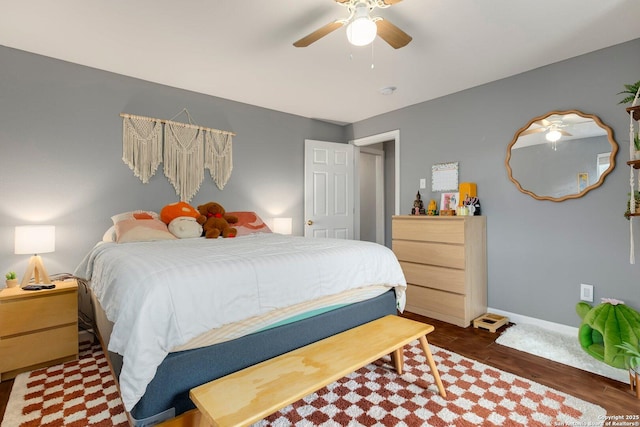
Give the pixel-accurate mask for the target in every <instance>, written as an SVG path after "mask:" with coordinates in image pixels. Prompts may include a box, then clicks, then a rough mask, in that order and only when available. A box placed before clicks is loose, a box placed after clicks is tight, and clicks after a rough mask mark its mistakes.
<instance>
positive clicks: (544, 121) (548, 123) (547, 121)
mask: <svg viewBox="0 0 640 427" xmlns="http://www.w3.org/2000/svg"><path fill="white" fill-rule="evenodd" d="M536 123H542V126H544V127H549V126H551V122H550V121H549V120H547V119H542V120H538V121H537V122H536Z"/></svg>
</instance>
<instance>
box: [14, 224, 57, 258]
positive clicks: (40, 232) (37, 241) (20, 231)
mask: <svg viewBox="0 0 640 427" xmlns="http://www.w3.org/2000/svg"><path fill="white" fill-rule="evenodd" d="M55 250H56V227H55V226H53V225H21V226H17V227H16V236H15V251H14V252H15V253H16V254H32V255H34V254H44V253H47V252H53V251H55Z"/></svg>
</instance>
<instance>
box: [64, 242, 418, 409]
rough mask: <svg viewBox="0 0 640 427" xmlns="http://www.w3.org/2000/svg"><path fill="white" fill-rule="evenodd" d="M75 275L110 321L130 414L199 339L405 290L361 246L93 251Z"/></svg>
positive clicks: (134, 246) (400, 297)
mask: <svg viewBox="0 0 640 427" xmlns="http://www.w3.org/2000/svg"><path fill="white" fill-rule="evenodd" d="M75 275H76V276H78V277H81V278H85V279H87V280H90V286H91V288H92V290H93V292H94V293H95V294H96V296H97V298H98V301H99V302H100V304H101V305H102V307H103V308H104V310H105V312H106V315H107V317H108V319H109V320H110V321H112V322H113V323H114V327H113V332H112V335H111V339H110V342H109V350H110V351H113V352H116V353H119V354H121V355H122V356H123V366H122V371H121V373H120V389H121V392H122V399H123V402H124V406H125V408H126V409H127V410H128V411H130V410H131V409H132V408H133V407H134V405H135V404H136V403H137V402H138V400H139V399H140V397H141V396H142V395H143V394H144V392H145V389H146V386H147V384H149V382H150V381H151V380H152V379H153V376H154V375H155V372H156V369H157V367H158V365H159V364H160V363H161V362H162V360H163V359H164V358H165V357H166V355H167V354H168V353H169V351H170V350H171V349H172V348H174V347H176V346H178V345H182V344H184V343H186V342H187V341H189V340H190V339H192V338H194V337H196V336H198V335H200V334H201V333H203V332H205V331H207V330H209V329H212V328H218V327H220V326H222V325H225V324H228V323H231V322H235V321H239V320H243V319H246V318H249V317H252V316H256V315H260V314H264V313H266V312H268V311H270V310H274V309H278V308H281V307H285V306H288V305H292V304H296V303H299V302H303V301H307V300H311V299H315V298H319V297H323V296H327V295H332V294H336V293H339V292H341V291H343V290H347V289H353V288H359V287H363V286H367V285H387V286H389V287H390V288H391V287H395V288H396V295H397V301H398V308H399V309H400V310H403V309H404V291H405V288H406V282H405V278H404V275H403V273H402V270H401V268H400V265H399V263H398V261H397V259H396V257H395V255H394V254H393V252H391V250H389V249H388V248H386V247H384V246H381V245H378V244H374V243H369V242H360V241H353V240H335V239H310V238H303V237H292V236H282V235H279V234H253V235H249V236H243V237H238V238H235V239H215V240H213V239H202V238H201V239H183V240H167V241H157V242H145V243H126V244H116V243H100V244H98V245H96V246H95V247H94V248H93V249H92V251H91V252H90V253H89V254H88V255H87V256H86V257H85V259H84V260H83V262H82V263H81V264H80V265H79V266H78V268H77V269H76V271H75Z"/></svg>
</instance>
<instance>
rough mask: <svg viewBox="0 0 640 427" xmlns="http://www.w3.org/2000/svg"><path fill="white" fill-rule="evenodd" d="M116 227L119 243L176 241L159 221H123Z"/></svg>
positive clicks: (165, 225)
mask: <svg viewBox="0 0 640 427" xmlns="http://www.w3.org/2000/svg"><path fill="white" fill-rule="evenodd" d="M115 227H116V242H117V243H130V242H150V241H153V240H172V239H176V236H174V235H173V234H171V232H169V229H168V228H167V224H165V223H164V222H162V221H160V220H159V219H123V220H121V221H118V222H117V223H116V225H115Z"/></svg>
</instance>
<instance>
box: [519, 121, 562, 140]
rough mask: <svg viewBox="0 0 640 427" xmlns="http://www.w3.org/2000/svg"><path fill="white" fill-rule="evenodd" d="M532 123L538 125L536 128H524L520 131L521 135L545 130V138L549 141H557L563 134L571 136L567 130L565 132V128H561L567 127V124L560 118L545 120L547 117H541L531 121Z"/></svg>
mask: <svg viewBox="0 0 640 427" xmlns="http://www.w3.org/2000/svg"><path fill="white" fill-rule="evenodd" d="M533 124H534V125H538V126H539V127H536V128H529V129H527V130H525V131H524V132H522V133H521V135H523V136H524V135H530V134H532V133H540V132H546V135H545V138H546V139H547V141H549V142H556V141H558V140H559V139H560V138H561V137H562V136H563V135H564V136H571V134H570V133H569V132H567V131H566V130H563V129H562V128H564V127H567V125H566V124H565V123H563V122H562V120H551V121H549V120H547V119H542V120H537V121H535V122H533Z"/></svg>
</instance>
